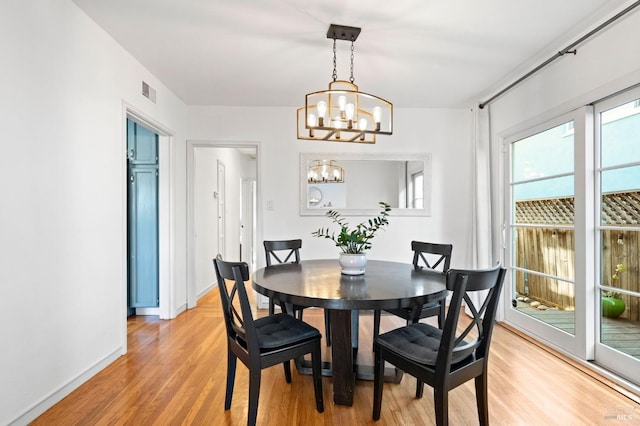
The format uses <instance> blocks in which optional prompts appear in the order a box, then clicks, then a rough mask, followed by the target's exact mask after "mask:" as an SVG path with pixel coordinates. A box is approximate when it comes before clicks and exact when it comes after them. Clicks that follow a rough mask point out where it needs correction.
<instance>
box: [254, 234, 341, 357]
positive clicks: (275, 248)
mask: <svg viewBox="0 0 640 426" xmlns="http://www.w3.org/2000/svg"><path fill="white" fill-rule="evenodd" d="M263 244H264V254H265V257H266V261H267V268H270V267H272V266H277V265H280V264H283V263H300V249H301V248H302V240H299V239H298V240H265V241H263ZM275 305H278V306H280V307H281V308H282V303H281V302H280V301H279V300H277V299H275V298H273V297H269V315H273V313H274V312H275ZM292 309H293V315H294V316H296V317H297V318H298V319H302V311H303V310H304V306H298V305H293V306H292ZM283 311H284V309H283ZM324 329H325V340H326V342H327V346H331V333H330V323H329V311H328V310H327V309H325V310H324Z"/></svg>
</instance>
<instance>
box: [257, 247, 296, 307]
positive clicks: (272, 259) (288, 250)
mask: <svg viewBox="0 0 640 426" xmlns="http://www.w3.org/2000/svg"><path fill="white" fill-rule="evenodd" d="M263 245H264V255H265V260H266V261H267V268H269V267H271V266H273V265H280V264H283V263H300V249H301V248H302V240H273V241H269V240H265V241H263ZM275 305H278V306H280V307H282V306H281V305H282V304H281V303H280V301H279V300H276V299H274V298H273V296H270V297H269V315H273V314H274V312H275ZM295 308H296V309H295V310H294V314H295V313H298V314H299V316H302V309H303V308H302V307H299V306H296V307H295ZM283 312H284V309H283Z"/></svg>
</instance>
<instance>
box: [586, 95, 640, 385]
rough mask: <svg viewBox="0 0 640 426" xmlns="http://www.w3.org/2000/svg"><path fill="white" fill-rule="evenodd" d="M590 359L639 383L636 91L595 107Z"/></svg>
mask: <svg viewBox="0 0 640 426" xmlns="http://www.w3.org/2000/svg"><path fill="white" fill-rule="evenodd" d="M595 112H596V146H597V148H599V149H598V150H597V152H598V155H597V158H596V160H597V164H598V169H597V171H598V173H597V177H598V179H597V193H598V209H597V210H598V218H597V221H598V224H597V231H598V232H597V234H598V241H597V247H598V249H597V250H598V253H599V261H598V270H599V274H598V276H599V280H598V285H597V289H596V291H597V296H598V300H599V301H600V303H598V304H597V305H598V306H596V309H597V310H598V311H599V315H597V317H596V318H597V327H596V332H597V339H596V351H595V354H596V356H595V360H596V362H597V363H599V364H602V365H603V366H605V367H606V368H608V369H610V370H613V371H615V372H616V373H618V374H619V375H621V376H624V377H626V378H628V379H630V380H632V381H633V382H635V383H640V273H639V270H640V90H633V91H629V92H626V93H624V94H622V95H619V96H616V97H613V98H610V99H607V100H606V101H603V102H600V103H598V104H596V110H595Z"/></svg>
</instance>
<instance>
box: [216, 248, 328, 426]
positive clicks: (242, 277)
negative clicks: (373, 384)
mask: <svg viewBox="0 0 640 426" xmlns="http://www.w3.org/2000/svg"><path fill="white" fill-rule="evenodd" d="M213 264H214V267H215V271H216V278H217V280H218V287H219V291H220V300H221V302H222V312H223V315H224V321H225V326H226V330H227V389H226V394H225V400H224V409H225V410H228V409H229V408H231V399H232V397H233V385H234V381H235V373H236V363H237V360H238V359H240V361H242V363H243V364H244V365H245V366H246V367H247V368H248V369H249V416H248V420H247V424H248V425H255V424H256V419H257V415H258V397H259V396H260V376H261V371H262V369H264V368H267V367H271V366H273V365H276V364H281V363H282V364H283V365H284V372H285V378H286V380H287V383H291V363H290V361H291V360H292V359H297V358H301V357H303V356H304V355H306V354H309V353H310V354H311V364H312V371H313V385H314V390H315V398H316V409H317V410H318V412H320V413H322V412H323V411H324V402H323V399H322V366H321V358H320V356H321V354H320V339H321V337H322V336H321V334H320V332H319V331H318V330H317V329H316V328H314V327H312V326H310V325H308V324H306V323H304V322H302V321H301V320H299V319H296V318H294V317H293V316H291V315H288V314H285V313H279V314H275V315H269V316H266V317H263V318H258V319H255V320H254V319H253V315H252V313H251V306H250V305H249V299H248V297H247V290H246V287H245V281H248V280H249V267H248V266H247V264H246V263H244V262H225V261H223V260H221V259H220V258H219V257H217V258H216V259H214V260H213ZM231 282H232V283H233V284H231ZM227 284H231V287H228V285H227ZM238 305H239V310H238Z"/></svg>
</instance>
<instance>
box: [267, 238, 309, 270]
mask: <svg viewBox="0 0 640 426" xmlns="http://www.w3.org/2000/svg"><path fill="white" fill-rule="evenodd" d="M301 247H302V240H276V241H264V254H265V256H266V257H267V267H269V266H271V265H272V264H273V261H274V260H275V261H276V262H277V263H276V264H278V263H300V248H301ZM278 252H279V253H280V256H278ZM292 257H293V258H292Z"/></svg>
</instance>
